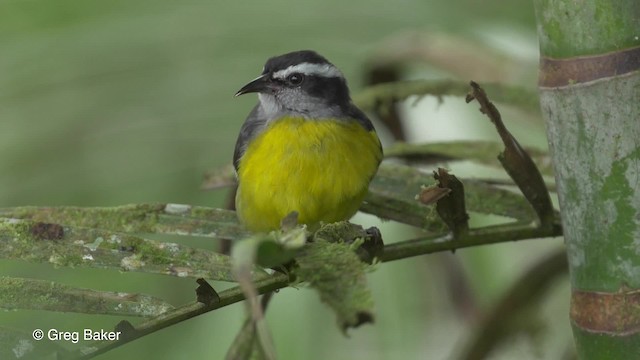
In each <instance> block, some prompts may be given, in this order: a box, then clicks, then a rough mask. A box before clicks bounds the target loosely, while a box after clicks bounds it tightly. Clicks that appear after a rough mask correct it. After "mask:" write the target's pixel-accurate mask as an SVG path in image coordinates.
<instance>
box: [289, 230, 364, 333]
mask: <svg viewBox="0 0 640 360" xmlns="http://www.w3.org/2000/svg"><path fill="white" fill-rule="evenodd" d="M331 226H333V224H328V225H325V226H323V229H324V228H326V227H331ZM321 231H322V229H321V230H320V231H319V232H318V233H316V236H315V237H314V240H313V242H310V243H309V244H307V246H305V247H304V249H303V250H302V252H301V254H300V255H299V256H297V257H296V261H297V263H298V265H299V268H298V269H296V270H295V274H296V275H297V276H298V278H299V279H300V280H301V281H306V282H308V283H309V284H310V285H311V287H313V288H314V289H316V290H317V291H318V293H319V294H320V299H321V300H322V301H323V302H324V303H326V304H327V305H329V307H330V308H331V309H332V310H333V311H334V312H335V314H336V317H337V323H338V326H339V327H340V329H342V331H343V332H345V333H346V330H347V329H348V328H350V327H357V326H359V325H361V324H363V323H367V322H373V298H372V295H371V291H370V290H369V287H368V286H367V279H366V276H365V271H366V269H367V265H366V264H365V263H363V262H362V261H361V260H360V258H359V257H358V256H357V255H356V253H355V249H354V247H355V246H353V244H347V243H344V242H331V240H332V239H330V237H329V236H327V237H323V236H324V234H326V232H325V233H324V234H323V233H321ZM354 244H358V242H355V243H354Z"/></svg>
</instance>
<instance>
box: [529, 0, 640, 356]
mask: <svg viewBox="0 0 640 360" xmlns="http://www.w3.org/2000/svg"><path fill="white" fill-rule="evenodd" d="M535 6H536V15H537V19H538V36H539V39H540V52H541V60H540V78H539V90H540V105H541V108H542V112H543V115H544V117H545V120H546V123H547V134H548V137H549V144H550V148H551V152H552V157H553V163H554V167H555V170H556V181H557V185H558V195H559V198H560V208H561V212H562V219H563V220H562V221H563V227H564V235H565V242H566V245H567V253H568V257H569V266H570V274H571V285H572V295H571V314H570V318H571V324H572V327H573V333H574V338H575V341H576V348H577V352H578V356H579V358H580V359H638V358H640V1H638V0H588V1H587V0H535Z"/></svg>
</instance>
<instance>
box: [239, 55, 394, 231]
mask: <svg viewBox="0 0 640 360" xmlns="http://www.w3.org/2000/svg"><path fill="white" fill-rule="evenodd" d="M248 93H257V94H258V100H259V101H258V104H257V105H256V106H255V107H254V108H253V110H252V111H251V112H250V113H249V115H248V117H247V119H246V120H245V122H244V123H243V125H242V127H241V129H240V134H239V135H238V139H237V141H236V145H235V150H234V154H233V165H234V167H235V172H236V177H237V180H238V190H237V192H236V199H235V205H236V212H237V215H238V218H239V220H240V222H241V223H242V224H243V225H244V226H245V228H247V229H248V230H250V231H253V232H269V231H272V230H277V229H279V228H280V226H281V222H282V220H283V219H284V218H285V217H288V216H290V214H292V213H293V212H295V213H297V223H298V224H304V225H306V226H307V229H309V230H310V231H313V230H314V229H318V228H319V227H320V225H321V224H323V223H334V222H338V221H343V220H348V219H350V218H351V217H352V216H353V215H354V214H355V213H356V212H357V211H358V208H359V207H360V206H361V204H362V202H363V199H364V197H365V196H366V194H367V191H368V187H369V183H370V182H371V180H372V178H373V177H374V175H375V174H376V172H377V169H378V166H379V164H380V162H381V160H382V155H383V152H382V146H381V143H380V139H379V138H378V135H377V133H376V130H375V128H374V126H373V124H372V123H371V121H370V120H369V119H368V118H367V116H366V115H365V114H364V112H362V111H361V110H360V109H358V108H357V107H356V106H355V105H354V104H353V102H352V100H351V97H350V94H349V88H348V86H347V81H346V79H345V77H344V75H343V74H342V72H341V71H340V70H339V69H338V68H337V67H336V66H335V65H333V64H332V63H331V62H329V61H328V60H327V59H326V58H325V57H323V56H322V55H320V54H318V53H317V52H315V51H312V50H301V51H294V52H289V53H286V54H283V55H279V56H274V57H271V58H269V59H268V60H267V61H266V63H265V65H264V67H263V70H262V73H261V74H260V76H258V77H257V78H256V79H254V80H252V81H250V82H249V83H248V84H246V85H244V86H243V87H242V88H241V89H240V90H238V92H237V93H236V94H235V95H236V96H240V95H244V94H248Z"/></svg>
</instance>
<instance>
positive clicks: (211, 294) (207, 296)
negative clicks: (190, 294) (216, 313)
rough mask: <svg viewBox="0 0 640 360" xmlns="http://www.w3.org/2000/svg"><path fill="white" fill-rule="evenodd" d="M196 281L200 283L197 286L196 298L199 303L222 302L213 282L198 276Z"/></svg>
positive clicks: (207, 304)
mask: <svg viewBox="0 0 640 360" xmlns="http://www.w3.org/2000/svg"><path fill="white" fill-rule="evenodd" d="M196 282H197V283H198V285H199V286H198V287H197V288H196V299H197V301H198V302H199V303H202V304H204V305H206V306H209V305H212V304H215V303H218V302H220V295H218V293H217V292H216V291H215V289H214V288H213V286H211V284H209V283H208V282H207V281H206V280H205V279H203V278H198V279H197V280H196Z"/></svg>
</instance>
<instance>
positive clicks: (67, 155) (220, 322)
mask: <svg viewBox="0 0 640 360" xmlns="http://www.w3.org/2000/svg"><path fill="white" fill-rule="evenodd" d="M299 49H314V50H316V51H318V52H320V53H321V54H323V55H325V56H326V57H327V58H328V59H330V60H331V61H332V62H333V63H334V64H336V65H337V66H338V67H340V68H341V69H342V71H343V72H344V74H345V75H346V76H347V78H348V79H349V82H350V87H351V90H352V92H353V93H357V92H358V91H359V90H360V89H362V88H363V86H364V85H365V79H366V78H367V76H366V71H367V69H369V68H370V65H371V64H376V63H379V62H384V61H387V60H388V59H392V60H391V61H395V60H393V59H395V58H396V57H398V58H400V60H402V61H401V62H402V66H401V67H400V70H399V72H398V74H397V75H398V76H400V77H401V78H403V79H418V78H420V79H443V78H457V79H460V80H464V81H468V80H470V79H474V80H477V81H486V82H504V83H509V84H517V85H520V86H523V87H526V88H530V89H533V90H535V87H536V75H537V59H538V50H537V40H536V35H535V17H534V9H533V5H532V4H531V3H530V1H529V0H512V1H508V2H505V1H500V0H447V1H444V0H422V1H419V0H402V1H394V2H391V1H371V0H369V1H364V0H352V1H337V0H327V1H314V2H311V1H283V0H275V1H261V2H257V1H256V2H248V1H194V0H184V1H181V2H174V1H166V0H155V1H149V0H127V1H122V0H112V1H88V0H58V1H48V0H0V207H9V206H22V205H79V206H112V205H120V204H128V203H144V202H173V203H184V204H192V205H203V206H212V207H222V206H224V203H225V199H226V196H227V192H226V191H224V190H221V191H213V192H203V191H201V190H200V185H201V182H202V179H203V174H204V173H205V172H206V171H207V170H210V169H212V168H216V167H219V166H223V165H226V164H228V163H229V162H230V160H231V156H232V152H233V146H234V143H235V139H236V135H237V132H238V130H239V128H240V126H241V124H242V122H243V120H244V118H245V116H246V115H247V114H248V112H249V111H250V109H251V107H252V106H253V104H254V103H255V102H256V98H255V97H254V96H244V97H241V98H237V99H236V98H234V97H233V94H234V93H235V92H236V91H237V90H238V89H239V88H240V87H241V86H242V85H244V84H245V83H246V82H247V81H249V80H251V79H253V78H255V77H256V76H257V75H258V74H259V73H260V71H261V69H262V65H263V63H264V61H265V60H266V59H267V58H268V57H270V56H274V55H279V54H282V53H285V52H288V51H292V50H299ZM396 60H397V59H396ZM489 95H490V94H489ZM477 108H478V107H477V105H476V104H472V105H466V104H464V99H462V98H456V97H445V98H444V99H443V100H442V101H440V100H438V99H434V98H429V97H426V98H423V99H409V100H408V101H406V102H405V103H403V104H402V106H400V107H399V109H398V111H399V112H400V113H401V114H402V117H403V119H404V121H405V123H404V124H403V127H404V130H405V133H406V134H407V140H409V141H415V142H423V141H443V140H456V139H492V140H497V136H496V135H495V133H494V130H493V129H492V126H491V124H490V123H489V122H488V121H487V120H486V119H484V118H483V117H482V116H481V115H480V114H479V112H478V110H477ZM501 110H502V113H503V117H504V118H505V121H506V123H507V126H509V127H510V129H511V130H512V132H513V133H514V135H515V136H516V137H517V138H519V139H520V140H521V142H523V143H524V144H526V145H528V146H533V147H538V148H542V149H544V148H546V140H545V135H544V125H543V123H542V121H541V120H540V118H539V116H538V115H537V114H530V113H529V114H527V113H525V112H523V111H521V110H518V109H515V108H509V107H506V106H505V107H501ZM374 120H375V119H374ZM377 127H378V129H379V132H380V134H381V137H382V138H383V142H385V143H386V144H391V143H392V142H393V137H392V135H391V133H390V132H389V131H387V130H386V129H385V128H384V127H383V126H382V125H381V124H380V123H377ZM451 168H452V169H454V173H455V174H456V175H458V176H462V177H473V176H479V174H483V171H485V169H482V168H479V167H476V166H473V165H470V164H464V163H463V164H458V165H453V164H452V165H451ZM426 170H427V171H431V170H432V169H430V168H427V169H426ZM490 220H491V219H486V218H473V219H472V223H473V224H474V225H482V224H484V223H485V222H486V221H490ZM353 221H354V222H356V223H361V224H363V225H367V226H371V225H376V226H379V227H380V228H381V230H382V234H383V236H384V238H385V241H387V242H393V241H399V240H403V239H408V238H411V237H416V236H419V234H420V232H419V231H418V230H416V229H412V228H409V227H406V226H400V225H397V224H394V223H390V222H385V223H380V222H379V221H378V220H377V219H375V218H373V217H370V216H364V215H357V217H356V218H354V220H353ZM206 241H207V240H206V239H200V240H198V241H191V242H190V244H191V245H196V246H202V247H210V248H213V247H214V244H209V243H206ZM560 247H561V240H560V239H553V240H531V241H523V242H518V243H507V244H501V245H493V246H485V247H479V248H474V249H465V250H460V251H458V252H456V253H455V254H438V255H429V256H421V257H417V258H412V259H406V260H401V261H396V262H392V263H387V264H381V265H378V266H377V268H376V270H375V271H374V272H372V273H371V274H370V275H369V280H370V286H371V287H372V289H373V291H374V299H375V301H376V322H375V324H374V325H366V326H363V327H362V328H359V329H356V330H352V331H350V332H349V337H345V336H343V335H342V334H341V332H340V331H339V330H338V328H337V327H336V324H335V319H334V316H333V314H332V313H331V312H330V310H329V309H328V308H327V307H326V306H324V305H323V304H322V303H320V301H319V299H318V296H317V294H316V293H314V292H313V291H311V290H309V289H305V288H300V289H292V288H290V289H285V290H283V291H280V293H278V294H277V295H276V296H275V297H274V299H273V300H272V302H271V304H270V306H269V311H268V312H267V320H268V323H269V325H270V329H271V330H272V335H273V338H274V341H275V344H276V349H277V353H278V355H279V356H280V358H282V359H369V360H374V359H455V358H456V357H457V356H458V355H459V353H460V352H461V351H462V348H464V347H465V346H466V344H468V343H469V341H470V339H472V338H473V337H474V336H476V334H477V333H478V332H479V331H480V332H481V331H482V330H481V329H479V328H478V325H479V324H480V320H481V319H482V318H483V315H485V314H486V313H487V312H488V311H489V310H490V309H491V308H492V306H494V305H495V303H496V302H497V301H498V300H499V299H500V298H501V296H503V295H504V293H505V292H506V291H508V289H510V288H511V286H512V285H513V284H514V282H516V281H517V279H518V277H519V276H520V275H521V274H522V273H523V272H524V271H526V270H527V269H528V268H529V267H530V266H532V265H533V264H535V263H536V262H538V261H539V260H540V259H541V258H542V257H544V256H545V255H546V254H548V253H549V252H550V251H554V250H556V249H558V248H560ZM0 275H1V276H16V277H33V278H38V279H48V280H55V281H57V282H60V283H63V284H69V285H73V286H78V287H87V288H92V289H97V290H107V291H128V292H139V293H147V294H151V295H154V296H158V297H161V298H164V299H167V300H168V301H170V302H171V303H172V304H174V305H181V304H184V303H187V302H190V301H193V299H194V292H193V290H194V289H195V282H194V281H192V280H191V279H179V278H168V277H160V276H151V275H145V274H136V273H125V272H123V273H119V274H114V273H112V272H107V271H101V270H91V269H66V268H64V269H54V268H53V267H52V266H50V265H48V264H27V263H24V262H19V261H12V260H0ZM559 279H560V280H559V281H557V282H554V283H553V284H552V285H551V287H550V289H549V291H547V292H546V293H545V296H543V297H542V301H541V302H539V304H538V305H537V306H535V307H534V308H533V310H531V309H530V310H531V311H529V313H528V314H525V315H522V322H523V323H524V325H522V326H521V327H520V328H518V329H519V330H514V331H513V333H512V334H510V336H508V338H507V340H506V341H503V342H502V343H501V345H500V346H499V347H497V348H496V349H495V350H494V351H492V353H491V355H490V357H489V358H491V359H514V358H518V359H558V358H561V357H562V356H564V354H566V353H567V352H569V353H570V350H568V349H571V331H570V327H569V323H568V299H569V289H568V285H567V278H566V277H565V276H561V277H560V278H559ZM218 286H221V287H224V286H228V285H224V284H222V285H218ZM243 311H244V308H243V306H242V305H241V304H236V305H234V306H230V307H226V308H224V309H221V310H218V311H214V312H212V313H209V314H206V315H204V316H199V317H197V318H195V319H192V320H189V321H186V322H183V323H181V324H178V325H176V326H172V327H170V328H168V329H166V330H163V331H160V332H158V333H155V334H152V335H150V336H146V337H144V338H142V339H140V340H137V341H135V342H133V343H130V344H128V345H125V346H123V347H120V348H118V349H116V350H114V351H111V352H109V353H107V354H105V355H103V356H100V357H98V359H129V358H140V357H143V358H153V359H183V358H189V359H221V358H223V357H224V354H225V352H226V350H227V348H228V347H229V345H230V344H231V342H232V340H233V338H234V336H235V334H236V333H237V331H238V330H239V329H240V326H241V324H242V321H243V318H244V315H243ZM518 316H520V315H518ZM120 320H121V319H120V318H116V317H109V316H96V315H78V314H61V313H52V312H38V311H14V312H2V313H0V325H2V326H6V327H10V328H15V329H19V330H23V331H25V332H28V333H30V332H31V331H32V330H33V329H35V328H52V327H55V328H58V329H61V330H68V331H78V330H81V329H83V328H92V329H100V328H105V329H110V328H112V327H113V326H114V325H115V324H116V323H117V322H118V321H120ZM135 321H137V319H132V322H134V323H135ZM522 329H524V330H525V331H522ZM63 345H64V346H65V347H69V348H72V349H73V348H74V346H75V347H77V346H78V345H74V344H70V343H66V344H63ZM84 345H90V344H88V343H85V344H84Z"/></svg>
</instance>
